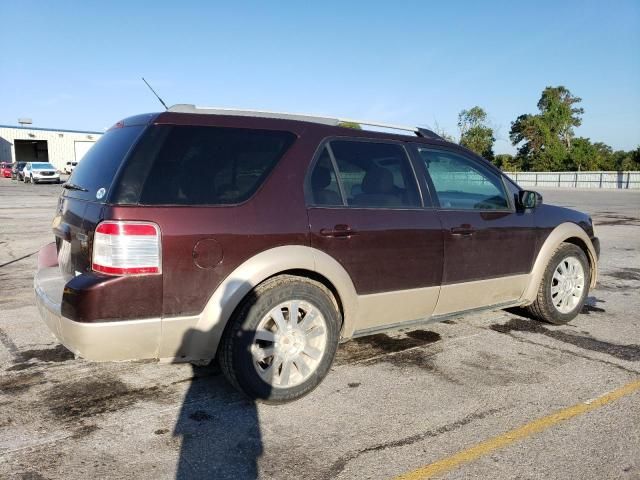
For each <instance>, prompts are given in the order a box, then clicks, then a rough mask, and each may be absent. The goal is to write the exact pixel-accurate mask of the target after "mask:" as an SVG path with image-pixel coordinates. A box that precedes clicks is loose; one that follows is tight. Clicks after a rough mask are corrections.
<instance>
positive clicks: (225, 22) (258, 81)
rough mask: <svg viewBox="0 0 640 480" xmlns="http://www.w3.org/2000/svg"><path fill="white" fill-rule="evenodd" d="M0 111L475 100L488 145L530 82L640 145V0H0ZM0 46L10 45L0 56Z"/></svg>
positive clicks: (436, 111) (598, 133)
mask: <svg viewBox="0 0 640 480" xmlns="http://www.w3.org/2000/svg"><path fill="white" fill-rule="evenodd" d="M0 19H2V22H1V24H2V30H1V31H0V36H1V38H2V41H3V44H4V48H3V50H4V52H5V54H4V55H3V56H2V58H1V59H0V124H16V121H17V118H18V117H23V116H26V117H31V118H33V120H34V126H38V127H55V128H68V129H88V130H102V129H104V128H105V127H109V126H110V125H111V124H113V123H114V122H115V121H117V120H118V119H120V118H122V117H125V116H128V115H131V114H136V113H141V112H148V111H157V110H158V109H159V107H160V106H159V104H158V103H157V100H156V99H155V98H154V97H153V96H152V95H151V93H150V92H149V91H148V90H147V88H146V87H145V86H144V84H143V83H142V81H141V80H140V77H141V76H143V75H144V76H145V77H146V78H147V79H148V80H149V81H150V82H151V84H152V85H153V86H154V87H155V88H156V90H158V91H159V93H160V94H161V96H162V97H163V98H164V99H165V101H166V102H167V103H168V104H172V103H195V104H198V105H214V106H222V107H239V108H255V109H270V110H279V111H293V112H305V113H318V114H328V115H338V116H344V117H356V118H366V119H376V120H381V121H388V122H395V123H403V124H419V125H424V126H430V127H435V126H436V124H438V125H439V127H440V128H443V129H445V130H446V131H448V132H450V133H453V134H457V126H456V122H457V115H458V112H459V111H460V110H462V109H464V108H470V107H472V106H474V105H480V106H481V107H483V108H484V109H485V110H486V111H487V112H488V114H489V118H490V120H491V123H492V125H493V127H494V128H495V129H496V137H497V138H498V141H497V142H496V147H495V150H496V151H497V152H498V153H502V152H513V151H514V149H513V147H512V146H511V144H510V143H509V141H508V137H509V128H510V123H511V121H513V120H514V119H515V118H516V117H517V116H518V115H520V114H522V113H530V112H531V113H533V112H535V110H536V103H537V101H538V98H539V97H540V93H541V91H542V89H543V88H544V87H545V86H547V85H565V86H567V87H568V88H569V89H570V90H571V91H572V92H573V93H574V94H575V95H578V96H580V97H582V99H583V103H582V106H583V107H584V109H585V114H584V117H583V125H582V126H581V127H580V128H579V129H578V130H577V132H576V133H577V135H579V136H584V137H589V138H591V139H592V140H593V141H603V142H605V143H608V144H610V145H611V146H612V147H613V148H614V149H632V148H635V147H637V146H638V145H639V144H640V1H638V0H629V1H624V0H619V1H618V0H616V1H612V2H608V3H603V2H595V1H537V2H508V1H505V2H489V1H487V2H476V1H468V2H461V1H460V2H455V1H450V2H420V1H416V2H400V1H394V2H389V1H386V2H376V1H373V0H369V1H364V2H345V1H342V2H331V1H323V2H314V3H312V2H300V1H297V2H266V1H262V2H213V1H210V2H204V1H203V2H190V1H182V2H175V1H171V2H169V1H166V2H165V1H160V0H156V1H153V2H151V1H149V2H133V1H127V2H119V1H110V2H92V1H86V2H79V1H78V2H63V1H56V2H44V1H42V2H31V1H19V2H2V4H1V5H0ZM6 52H11V53H10V54H7V53H6Z"/></svg>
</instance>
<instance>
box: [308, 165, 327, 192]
mask: <svg viewBox="0 0 640 480" xmlns="http://www.w3.org/2000/svg"><path fill="white" fill-rule="evenodd" d="M330 184H331V172H329V169H328V168H326V167H320V166H318V167H316V168H315V170H314V171H313V173H312V174H311V187H312V188H313V190H314V191H318V190H323V189H325V188H327V187H328V186H329V185H330Z"/></svg>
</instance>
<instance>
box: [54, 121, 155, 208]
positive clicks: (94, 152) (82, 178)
mask: <svg viewBox="0 0 640 480" xmlns="http://www.w3.org/2000/svg"><path fill="white" fill-rule="evenodd" d="M143 129H144V126H143V125H135V126H131V127H122V128H114V129H112V130H109V131H108V132H107V133H105V134H104V135H103V136H102V138H100V140H98V141H97V142H96V143H95V144H94V145H93V146H92V147H91V148H90V149H89V151H87V153H85V155H84V157H82V163H79V164H78V166H77V167H76V168H74V169H73V173H72V174H71V177H69V183H72V184H74V185H77V186H78V187H81V188H85V189H87V190H88V191H87V192H83V191H80V190H66V195H68V196H70V197H74V198H82V199H85V200H96V193H97V192H98V190H100V189H101V188H104V189H105V191H107V192H108V191H109V188H110V187H111V183H112V182H113V178H114V177H115V175H116V172H117V171H118V168H119V167H120V164H121V163H122V160H123V159H124V157H125V156H126V155H127V152H128V151H129V149H130V148H131V146H132V145H133V144H134V143H135V141H136V139H137V138H138V136H139V135H140V133H141V132H142V130H143ZM101 198H103V201H104V200H106V198H108V197H107V195H103V196H101Z"/></svg>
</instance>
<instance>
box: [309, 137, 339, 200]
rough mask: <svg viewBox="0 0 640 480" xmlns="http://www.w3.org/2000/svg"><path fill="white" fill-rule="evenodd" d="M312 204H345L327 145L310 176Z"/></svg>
mask: <svg viewBox="0 0 640 480" xmlns="http://www.w3.org/2000/svg"><path fill="white" fill-rule="evenodd" d="M310 184H311V197H312V204H313V205H318V206H321V205H322V206H340V205H343V204H344V203H343V201H342V195H341V194H340V187H339V186H338V179H337V177H336V172H335V169H334V168H333V164H332V163H331V156H330V155H329V150H328V148H327V147H324V148H323V149H322V153H321V154H320V157H318V161H317V162H316V164H315V166H314V167H313V172H311V178H310Z"/></svg>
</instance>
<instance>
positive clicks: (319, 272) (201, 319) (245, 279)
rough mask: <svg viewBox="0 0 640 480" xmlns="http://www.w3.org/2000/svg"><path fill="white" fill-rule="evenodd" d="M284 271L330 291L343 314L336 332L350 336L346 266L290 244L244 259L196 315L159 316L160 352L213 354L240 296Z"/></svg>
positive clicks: (352, 313) (352, 294)
mask: <svg viewBox="0 0 640 480" xmlns="http://www.w3.org/2000/svg"><path fill="white" fill-rule="evenodd" d="M285 274H286V275H296V276H300V277H306V278H309V279H311V280H314V281H317V282H319V283H321V284H322V285H324V286H325V287H326V288H327V289H328V290H329V291H330V292H331V293H332V295H333V296H334V299H335V302H336V306H337V307H338V309H339V311H340V314H341V315H342V329H341V336H343V337H349V336H351V334H352V333H353V329H354V325H353V321H354V319H355V318H356V311H357V294H356V291H355V287H354V285H353V282H352V281H351V278H350V277H349V274H348V273H347V271H346V270H345V269H344V268H343V267H342V265H340V264H339V263H338V262H337V261H336V260H335V259H334V258H333V257H331V256H329V255H327V254H326V253H324V252H322V251H320V250H317V249H314V248H311V247H307V246H303V245H289V246H281V247H275V248H272V249H269V250H265V251H263V252H261V253H258V254H257V255H254V256H253V257H251V258H250V259H248V260H246V261H245V262H243V263H242V264H241V265H240V266H239V267H237V268H236V269H235V270H234V271H233V272H232V273H231V274H230V275H228V276H227V278H226V279H225V280H224V281H223V282H222V283H221V284H220V285H219V286H218V287H217V288H216V290H215V291H214V292H213V294H212V295H211V297H210V298H209V300H208V302H207V304H206V306H205V307H204V309H203V311H202V313H200V314H199V315H198V316H196V317H189V318H184V319H170V320H167V321H165V320H164V319H163V334H162V335H163V338H162V346H161V352H160V357H161V358H176V359H181V360H183V361H184V360H190V361H196V360H208V359H211V358H213V357H214V356H215V354H216V351H217V349H218V344H219V343H220V339H221V337H222V335H223V333H224V330H225V328H226V326H227V324H228V322H229V319H230V318H231V316H232V315H233V312H234V311H235V310H236V309H237V308H238V306H239V305H240V304H241V302H242V301H243V299H244V298H245V297H246V296H247V295H248V294H249V293H250V292H251V291H252V290H253V289H255V288H256V287H257V286H258V285H260V284H261V283H263V282H264V281H266V280H269V279H271V278H273V277H276V276H278V275H285ZM165 326H166V327H165Z"/></svg>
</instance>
